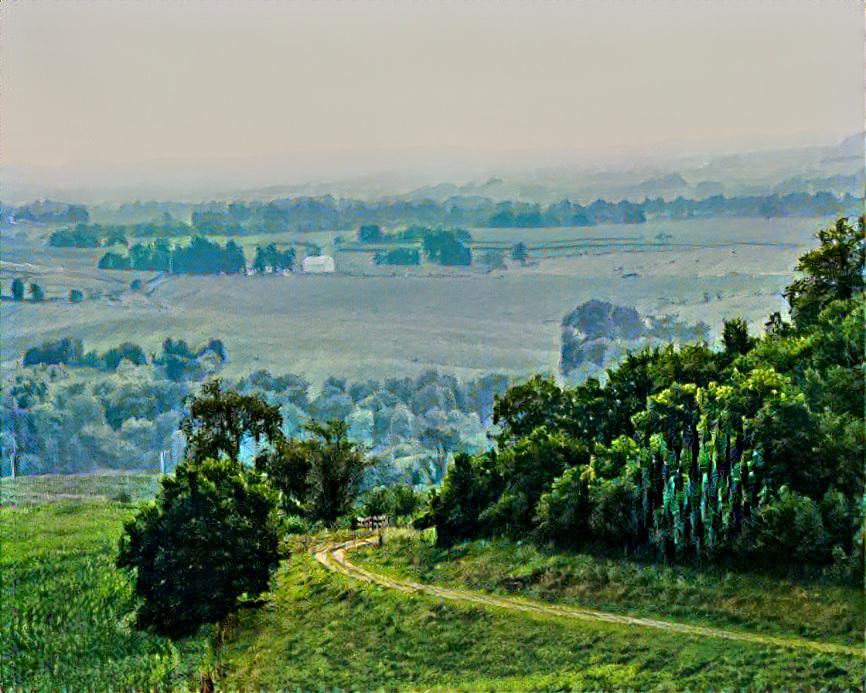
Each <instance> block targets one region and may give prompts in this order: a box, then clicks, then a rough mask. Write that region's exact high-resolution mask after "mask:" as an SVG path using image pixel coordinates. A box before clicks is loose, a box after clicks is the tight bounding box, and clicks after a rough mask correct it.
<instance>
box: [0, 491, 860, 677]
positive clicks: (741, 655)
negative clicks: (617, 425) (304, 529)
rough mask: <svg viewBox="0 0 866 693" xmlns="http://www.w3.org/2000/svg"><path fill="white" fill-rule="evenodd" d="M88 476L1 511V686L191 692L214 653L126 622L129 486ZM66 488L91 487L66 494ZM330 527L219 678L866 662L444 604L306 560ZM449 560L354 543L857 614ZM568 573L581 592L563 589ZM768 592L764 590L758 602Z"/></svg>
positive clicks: (725, 617) (798, 594)
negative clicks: (123, 545) (124, 541)
mask: <svg viewBox="0 0 866 693" xmlns="http://www.w3.org/2000/svg"><path fill="white" fill-rule="evenodd" d="M86 478H87V477H81V478H79V481H78V485H77V486H68V485H67V486H64V485H63V483H62V481H61V480H60V479H55V480H53V485H51V486H48V485H46V483H43V484H41V490H42V491H43V492H44V495H43V497H42V499H41V500H42V501H46V500H53V501H54V502H36V503H26V504H12V505H10V504H7V505H5V506H4V507H2V508H0V539H2V543H3V547H4V550H3V554H2V557H0V569H2V575H3V577H4V579H3V601H4V603H5V604H12V605H14V609H7V610H4V611H3V614H4V615H3V617H2V622H0V657H2V658H3V661H2V662H0V664H2V667H0V671H2V672H3V674H2V685H3V686H4V688H13V687H18V688H20V689H22V690H48V689H50V690H55V689H60V688H64V687H65V689H66V690H109V689H113V690H130V689H137V690H143V689H147V690H151V689H166V688H170V689H171V690H186V689H188V688H194V687H195V686H197V684H198V672H199V671H200V670H202V668H203V667H205V666H209V663H212V662H213V659H212V654H211V652H210V650H209V649H208V646H207V640H206V638H205V636H204V635H201V636H196V637H193V638H190V639H187V640H184V641H181V642H180V643H179V644H173V643H171V642H170V641H167V640H165V639H163V638H159V637H156V636H152V635H148V634H145V633H141V632H138V631H136V630H134V629H133V628H132V626H131V619H130V617H129V611H130V609H131V607H132V599H131V590H130V585H129V581H128V578H127V577H126V576H125V575H123V574H122V573H120V572H119V571H118V570H117V569H116V568H115V567H114V555H115V551H116V546H117V540H118V537H119V534H120V529H121V526H122V523H123V521H124V520H125V519H127V518H129V517H130V516H131V514H132V512H133V509H134V506H133V505H129V504H126V503H122V502H118V501H116V500H110V498H105V497H104V496H105V495H107V494H111V493H116V492H118V491H123V490H125V489H128V488H129V484H130V483H131V482H130V481H129V480H126V481H119V480H118V478H114V481H113V482H112V481H109V480H106V479H97V480H96V481H92V482H86V481H82V480H83V479H86ZM108 478H109V479H111V478H112V477H108ZM17 482H18V480H16V481H15V482H13V483H17ZM5 483H8V482H5ZM5 483H4V488H5ZM30 483H31V484H32V483H33V482H30ZM112 483H113V485H112ZM26 486H27V485H26V484H25V487H26ZM70 488H74V489H76V490H78V491H80V492H81V494H80V495H86V494H87V492H88V489H89V490H90V491H91V492H93V493H94V494H95V495H97V496H103V497H93V498H90V499H86V498H78V499H74V500H72V499H69V498H68V496H67V492H68V491H69V490H70ZM48 489H53V490H48ZM52 496H53V498H52ZM325 539H326V538H325V537H321V536H314V537H308V538H306V539H303V538H302V539H299V540H297V541H295V542H293V543H292V544H291V545H289V546H290V548H291V550H292V553H291V554H290V555H288V556H287V558H286V560H284V561H283V563H282V564H281V566H280V567H279V568H278V570H277V573H276V575H275V578H274V582H273V588H272V591H271V592H270V593H268V594H266V595H265V596H264V599H263V601H262V603H261V605H260V606H258V607H257V608H242V609H241V610H240V611H239V612H238V613H237V614H236V615H235V616H233V617H232V618H231V620H230V623H229V629H228V634H227V639H226V642H225V645H224V648H223V651H222V654H221V655H220V658H219V662H220V664H219V672H220V675H219V677H218V678H217V680H216V684H217V690H222V691H240V690H338V689H339V690H379V689H385V690H461V691H479V690H491V691H492V690H496V691H531V690H587V689H593V690H598V689H626V688H630V689H638V690H684V689H690V690H708V689H721V688H724V689H744V688H748V689H750V690H778V689H782V688H787V689H821V690H859V689H860V688H861V686H862V679H861V676H862V666H863V664H862V661H861V660H859V659H857V658H852V657H850V656H848V655H845V654H835V653H815V652H809V651H800V650H798V651H790V650H783V649H779V648H776V647H771V646H765V645H757V644H751V643H743V642H732V641H725V640H718V639H714V638H700V637H695V636H689V635H682V634H676V633H668V632H662V631H659V632H653V634H652V637H647V633H646V631H645V630H644V629H641V628H634V627H628V626H624V625H621V624H612V623H597V622H592V623H588V622H581V621H570V620H563V619H560V618H554V617H551V616H545V615H542V614H538V615H529V614H525V613H513V612H509V611H506V610H502V609H498V608H486V607H485V608H481V607H477V606H468V605H462V604H455V603H452V602H445V601H443V600H441V599H438V598H434V597H429V596H423V595H407V594H403V593H400V592H394V591H391V590H387V589H385V588H382V587H378V586H372V585H366V584H363V583H359V582H355V581H353V580H352V579H350V578H347V577H345V576H342V575H339V574H336V573H332V572H329V571H327V570H326V569H325V568H324V567H322V566H321V565H320V564H318V563H317V562H315V561H314V560H313V558H312V556H311V555H310V553H309V547H310V546H311V545H314V544H315V543H316V542H318V541H322V540H325ZM443 558H444V557H443V556H438V557H437V556H435V555H434V554H432V553H431V549H430V548H429V547H426V546H424V545H419V544H418V540H417V539H415V538H404V539H401V538H398V537H396V536H394V537H391V536H389V537H388V538H387V539H386V542H385V547H384V549H382V550H378V549H372V550H369V551H367V552H366V553H359V554H353V560H355V561H356V562H358V563H366V564H367V565H369V566H374V567H375V569H376V570H377V571H380V572H388V571H393V572H395V573H396V572H399V573H401V574H413V575H416V576H421V577H423V578H424V579H425V580H431V581H432V580H438V581H441V582H449V581H450V582H453V583H455V584H458V583H459V584H468V585H471V586H472V587H473V588H475V589H481V588H487V587H489V588H491V589H493V590H499V591H512V592H513V591H514V589H513V584H512V583H508V582H507V581H508V580H509V579H510V580H515V579H524V580H525V583H526V585H527V586H528V587H529V589H530V590H532V589H533V588H532V585H533V584H535V587H536V588H537V592H532V591H530V592H529V593H530V594H537V595H539V596H542V597H543V598H546V599H548V600H552V601H555V600H561V601H562V602H564V603H572V602H574V603H581V604H582V605H584V606H586V605H593V606H601V607H604V608H606V609H609V610H611V611H624V610H628V611H629V612H635V613H642V614H653V615H665V616H668V617H673V616H676V617H678V618H679V619H680V620H683V619H682V618H681V617H682V616H683V614H681V613H678V612H677V611H676V610H675V607H672V606H668V607H667V608H666V607H664V604H665V602H667V601H672V600H673V597H674V596H676V601H677V602H678V603H679V604H681V605H685V606H684V607H683V608H687V607H688V606H689V605H691V606H694V605H695V604H698V603H700V602H702V601H703V602H707V603H716V604H718V605H719V606H718V608H716V609H715V610H713V609H704V610H701V609H694V613H693V615H692V620H693V621H694V622H696V623H702V624H707V625H719V624H727V625H733V626H734V627H738V628H742V629H748V630H755V631H758V632H768V633H791V634H798V635H803V636H806V637H812V638H818V637H822V639H826V640H828V641H830V642H839V643H846V644H852V643H856V642H858V640H857V639H856V636H855V631H856V630H857V629H858V628H860V629H862V622H861V621H858V620H857V616H856V615H854V616H851V615H846V613H847V612H846V610H847V609H848V608H849V607H850V606H851V602H850V600H851V599H852V597H851V595H840V593H839V592H838V591H834V589H833V588H831V587H828V586H827V585H825V584H822V583H812V584H806V585H802V586H793V587H797V588H798V590H799V591H792V585H790V584H787V583H784V582H779V583H777V584H772V583H771V582H768V581H761V580H755V581H752V582H750V578H748V577H745V576H738V577H734V576H730V575H724V574H721V575H714V574H712V573H694V574H689V573H687V572H683V571H676V570H672V569H667V568H660V569H658V570H656V571H647V570H639V569H636V568H634V567H632V568H628V567H627V566H626V565H625V564H622V565H617V562H615V561H606V560H597V559H592V558H590V557H586V556H584V557H571V556H567V555H564V556H562V557H560V558H558V559H553V558H551V557H546V556H543V555H541V554H540V553H538V552H537V551H536V550H534V549H530V548H528V547H520V546H509V545H505V544H497V545H484V544H482V543H476V544H470V545H466V546H464V547H458V548H457V549H455V550H453V551H452V553H451V554H450V555H449V557H448V561H447V562H446V561H441V560H437V559H443ZM518 564H520V566H522V567H521V568H518V567H517V566H518ZM521 570H522V571H523V572H522V573H521V572H520V571H521ZM557 571H558V572H557ZM518 573H520V574H518ZM497 574H498V575H499V578H498V582H497V577H496V576H497ZM531 575H541V576H543V577H542V578H541V579H533V578H530V577H528V576H531ZM557 576H559V577H557ZM590 576H592V577H591V578H590ZM507 584H508V585H511V586H507V587H506V585H507ZM579 585H583V588H582V589H575V586H579ZM786 590H788V592H790V595H789V596H788V597H786V595H785V591H786ZM762 593H763V594H766V602H765V603H764V604H763V606H760V608H758V606H757V605H756V600H757V598H758V596H759V595H760V594H762ZM711 595H715V599H709V597H710V596H711ZM720 595H721V596H720ZM846 600H847V601H846ZM833 609H836V611H835V612H834V610H833ZM779 610H781V611H782V613H779ZM736 614H741V616H740V617H739V618H737V617H736ZM861 614H862V611H861ZM798 622H799V623H801V624H802V625H801V626H800V627H797V625H796V624H797V623H798ZM861 632H862V630H861Z"/></svg>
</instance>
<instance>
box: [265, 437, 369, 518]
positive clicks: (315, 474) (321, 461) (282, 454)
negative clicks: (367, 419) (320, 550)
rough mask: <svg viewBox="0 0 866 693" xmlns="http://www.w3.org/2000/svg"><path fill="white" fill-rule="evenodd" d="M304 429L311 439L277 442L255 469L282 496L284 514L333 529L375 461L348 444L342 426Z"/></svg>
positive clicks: (352, 502) (349, 507) (351, 502)
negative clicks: (315, 521)
mask: <svg viewBox="0 0 866 693" xmlns="http://www.w3.org/2000/svg"><path fill="white" fill-rule="evenodd" d="M304 429H305V430H306V431H307V432H308V433H310V434H311V435H312V437H310V438H307V439H305V440H295V439H292V440H288V441H283V442H281V443H278V444H277V445H275V446H274V447H273V449H272V450H269V451H267V452H265V453H264V454H262V455H260V456H259V457H257V458H256V469H258V470H259V471H260V472H262V473H264V474H265V475H266V477H267V478H268V481H269V482H270V483H271V485H272V486H273V487H274V488H275V489H277V490H278V491H279V492H280V493H281V494H282V496H283V501H282V505H283V508H284V509H285V510H287V511H288V512H297V513H303V514H305V515H307V516H308V517H310V518H311V519H313V520H320V521H322V522H324V523H325V524H328V525H332V524H333V523H334V522H335V521H336V520H337V518H338V517H340V516H341V515H345V514H346V513H347V512H348V511H349V510H350V509H351V508H352V505H353V504H354V502H355V499H356V498H357V496H358V491H359V489H360V485H361V480H362V478H363V475H364V472H365V471H366V470H367V469H368V468H369V467H371V466H372V465H373V463H374V460H372V459H370V458H368V457H366V456H365V455H364V454H363V452H362V451H361V450H360V449H359V448H358V446H357V445H355V444H354V443H352V442H350V441H349V439H348V435H347V434H348V427H347V426H346V423H345V422H343V421H328V422H326V423H319V422H315V421H311V422H309V423H307V424H306V426H304Z"/></svg>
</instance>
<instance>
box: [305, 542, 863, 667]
mask: <svg viewBox="0 0 866 693" xmlns="http://www.w3.org/2000/svg"><path fill="white" fill-rule="evenodd" d="M375 541H376V540H375V538H362V539H356V540H353V541H348V542H342V543H334V544H329V545H327V546H325V547H322V548H318V549H316V551H315V553H314V555H315V558H316V560H317V561H318V562H319V563H321V564H322V565H323V566H325V567H326V568H328V569H329V570H333V571H335V572H337V573H341V574H343V575H345V576H347V577H350V578H353V579H355V580H360V581H361V582H366V583H370V584H375V585H381V586H382V587H388V588H390V589H394V590H398V591H400V592H405V593H407V594H427V595H430V596H433V597H439V598H441V599H448V600H451V601H455V602H462V603H465V604H474V605H476V606H484V607H493V608H497V609H507V610H509V611H519V612H524V613H530V614H538V615H544V616H553V617H558V618H570V619H578V620H581V621H595V622H603V623H617V624H621V625H626V626H634V627H637V628H654V629H656V630H664V631H668V632H670V633H682V634H684V635H689V636H695V637H701V638H720V639H724V640H736V641H740V642H748V643H753V644H756V645H769V646H773V647H782V648H788V649H797V650H811V651H813V652H828V653H841V654H848V655H851V656H853V657H863V656H864V651H863V649H862V648H856V647H849V646H846V645H838V644H835V643H825V642H817V641H814V640H806V639H803V638H797V637H786V636H773V635H759V634H757V633H747V632H740V631H732V630H725V629H722V628H710V627H707V626H695V625H690V624H687V623H676V622H674V621H662V620H658V619H653V618H640V617H636V616H626V615H623V614H614V613H609V612H605V611H595V610H592V609H579V608H576V607H569V606H558V605H556V604H552V603H550V602H540V601H536V600H531V599H523V598H520V597H505V596H494V595H490V594H485V593H482V592H475V591H471V590H464V589H456V588H451V587H439V586H436V585H430V584H425V583H420V582H415V581H413V580H408V579H405V578H393V577H390V576H387V575H382V574H381V573H374V572H371V571H369V570H365V569H364V568H360V567H358V566H356V565H354V564H353V563H351V562H350V561H349V560H348V559H347V558H346V554H347V553H348V552H349V551H351V550H352V549H357V548H360V547H362V546H366V545H370V544H373V543H375Z"/></svg>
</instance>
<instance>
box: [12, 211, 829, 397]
mask: <svg viewBox="0 0 866 693" xmlns="http://www.w3.org/2000/svg"><path fill="white" fill-rule="evenodd" d="M825 223H826V221H825V220H820V219H772V220H760V219H712V220H687V221H677V222H650V223H647V224H643V225H640V226H639V227H622V226H604V227H603V226H599V227H593V228H591V229H484V230H473V237H474V239H475V240H476V241H478V242H494V241H495V242H499V243H511V242H516V241H518V240H525V241H526V242H527V243H528V244H529V245H530V246H531V245H532V244H533V242H535V243H551V242H552V241H555V240H563V239H564V240H566V241H569V240H570V239H571V240H575V241H576V240H579V239H581V238H586V237H588V236H592V237H593V238H596V237H604V236H609V237H614V236H622V235H639V236H640V238H641V239H642V241H643V242H644V243H645V244H646V245H644V246H639V245H629V246H628V247H625V248H622V247H616V246H613V245H611V246H603V247H587V249H586V250H585V251H580V252H585V254H577V255H571V254H569V255H562V254H560V255H558V256H554V257H544V258H541V259H537V258H535V259H531V261H530V263H528V265H527V266H525V267H524V266H521V265H520V264H519V263H513V262H512V263H509V264H508V267H507V268H506V269H502V270H493V271H486V270H485V269H483V268H482V267H481V266H480V265H478V266H476V265H473V267H472V268H469V269H463V268H443V267H439V266H437V265H428V264H424V265H422V266H421V267H418V268H402V267H400V268H395V267H389V268H383V267H376V266H374V265H372V263H370V261H369V259H367V257H366V256H365V255H362V254H359V253H340V254H338V255H337V264H338V272H337V274H335V275H328V276H303V275H297V274H296V275H291V276H286V277H284V276H272V275H268V276H250V277H247V276H206V277H193V276H172V277H165V278H159V279H156V280H155V281H154V282H153V283H151V284H146V285H145V288H144V290H142V291H138V292H135V291H131V290H129V288H128V285H129V282H130V281H132V279H133V278H136V277H139V278H142V279H143V280H145V281H147V280H148V279H151V278H153V277H152V275H146V274H143V273H132V272H119V271H103V270H97V269H95V263H96V259H97V257H96V256H97V255H98V254H99V252H100V251H99V249H97V250H95V251H92V250H81V249H52V248H46V247H45V245H44V237H45V236H46V235H47V233H48V230H42V231H39V232H38V233H36V232H33V231H32V230H31V231H29V232H26V233H24V234H23V236H22V231H20V230H18V231H16V232H15V233H9V232H4V233H5V234H6V235H4V243H3V250H2V260H3V265H2V270H3V271H2V280H3V284H4V289H5V291H6V293H8V283H9V281H10V279H9V278H10V277H12V276H20V275H22V273H24V276H27V277H28V278H33V279H34V280H37V281H40V282H42V283H43V284H44V285H45V286H46V289H47V292H46V293H47V295H48V297H49V298H52V297H54V298H58V299H62V297H64V296H66V294H67V293H68V291H69V289H71V288H77V287H79V286H88V287H89V286H94V287H96V288H98V287H103V288H105V289H106V291H105V292H104V295H103V297H102V298H100V299H98V300H85V301H84V302H82V303H79V304H75V305H72V304H70V303H68V302H67V301H65V300H57V301H53V302H47V303H45V304H42V305H31V304H12V303H10V302H8V301H4V302H3V304H2V307H0V318H2V320H3V323H4V338H3V343H2V350H0V353H2V362H3V366H4V368H9V367H10V366H11V365H12V364H13V363H14V361H15V359H17V358H19V357H20V355H21V353H22V351H23V350H24V349H25V348H26V347H29V346H32V345H33V344H36V343H39V342H41V341H44V340H47V339H55V338H59V337H62V336H66V335H70V336H74V337H79V338H81V339H83V340H84V341H85V344H86V346H87V348H95V349H106V348H109V347H111V346H114V345H116V343H117V340H118V335H123V337H124V339H128V340H130V341H134V342H137V343H140V344H141V345H142V346H144V347H145V349H146V350H156V349H157V347H158V345H159V344H160V343H161V342H162V340H163V339H164V338H165V337H167V336H175V337H182V338H185V339H187V340H188V341H190V342H192V343H198V342H200V341H203V340H204V341H206V340H207V339H209V338H210V337H218V338H220V339H222V340H223V341H224V343H225V344H226V346H227V348H228V351H229V362H228V364H227V366H226V370H225V374H226V376H227V377H237V376H241V375H245V374H246V373H248V372H250V371H252V370H255V369H257V368H267V369H269V370H271V371H272V372H275V373H281V372H287V371H292V372H296V373H300V374H302V375H304V376H305V377H307V378H308V379H309V380H311V381H312V382H314V383H319V382H321V381H322V380H324V378H325V377H327V376H328V375H337V376H343V377H348V378H352V379H359V378H360V379H364V378H369V377H377V378H381V377H387V376H394V375H402V374H417V373H419V372H421V371H423V370H425V369H428V368H439V369H440V370H447V371H449V372H453V373H455V374H457V375H462V376H468V377H476V376H477V375H479V374H480V373H486V372H502V373H506V374H511V375H525V374H528V373H531V372H537V371H542V372H550V373H554V372H556V369H557V364H558V357H559V339H560V328H559V325H560V321H561V320H562V317H563V315H564V314H565V313H566V312H568V311H569V310H571V309H572V308H573V307H574V306H575V305H577V304H578V303H580V302H582V301H585V300H588V299H590V298H599V299H606V300H610V301H613V302H616V303H621V304H627V305H634V306H635V307H637V308H638V309H639V310H641V311H642V312H644V313H647V314H663V313H671V314H676V315H678V316H679V317H680V318H681V319H685V320H688V321H697V320H704V321H705V322H707V323H709V324H710V326H711V327H712V329H713V334H714V335H715V334H718V328H719V326H720V323H721V319H722V317H728V316H734V315H740V316H743V317H745V318H746V319H748V320H749V321H751V323H752V326H753V329H759V327H760V325H761V324H762V323H763V320H764V319H766V313H767V305H768V304H770V305H775V304H776V303H778V306H779V308H780V309H781V308H782V307H783V302H782V300H781V297H780V296H779V292H780V291H781V290H782V288H783V287H784V286H785V285H786V284H787V283H788V282H789V280H790V274H791V271H792V269H793V267H794V264H795V262H796V258H797V256H798V255H799V254H800V253H801V252H802V250H803V249H804V248H805V247H808V246H809V245H810V244H811V236H812V234H813V233H814V232H815V231H816V230H817V229H818V228H819V227H820V226H822V225H823V224H825ZM567 234H568V235H567ZM293 235H294V236H295V237H297V238H298V239H303V240H310V239H311V238H314V237H315V238H316V239H317V240H315V242H317V243H318V242H321V243H322V247H323V252H329V247H328V245H327V244H326V237H329V236H331V237H332V236H333V235H334V234H332V233H330V232H320V233H316V234H293ZM347 235H348V234H347ZM660 235H661V236H660ZM659 237H661V238H663V239H664V243H661V242H660V241H659ZM258 240H259V239H244V242H245V243H254V242H257V241H258ZM262 240H263V239H262ZM273 240H275V241H279V240H280V239H277V238H274V239H273ZM286 240H289V234H287V235H286ZM756 242H757V243H759V244H758V245H756ZM346 256H352V260H351V262H353V263H360V265H359V268H353V267H352V266H345V265H344V264H342V263H344V257H346ZM25 265H29V266H27V267H25ZM22 267H23V268H24V269H22ZM25 270H26V272H25ZM356 270H357V273H352V272H355V271H356ZM109 292H114V296H113V297H112V298H111V299H109V298H108V297H107V294H108V293H109Z"/></svg>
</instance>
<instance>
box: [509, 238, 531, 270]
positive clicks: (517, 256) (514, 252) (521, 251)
mask: <svg viewBox="0 0 866 693" xmlns="http://www.w3.org/2000/svg"><path fill="white" fill-rule="evenodd" d="M511 259H512V260H515V261H517V262H519V263H520V264H521V265H525V264H526V261H527V260H528V259H529V248H528V247H527V246H526V243H524V242H523V241H520V242H519V243H515V245H514V247H513V248H511Z"/></svg>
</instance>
